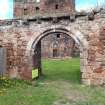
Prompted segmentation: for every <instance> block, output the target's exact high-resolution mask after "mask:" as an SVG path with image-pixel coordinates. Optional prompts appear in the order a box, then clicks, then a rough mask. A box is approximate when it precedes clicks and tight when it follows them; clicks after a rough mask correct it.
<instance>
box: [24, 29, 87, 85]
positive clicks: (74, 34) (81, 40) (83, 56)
mask: <svg viewBox="0 0 105 105" xmlns="http://www.w3.org/2000/svg"><path fill="white" fill-rule="evenodd" d="M55 32H60V33H64V34H66V35H69V36H70V37H71V38H73V39H74V41H75V42H76V43H77V44H78V45H79V49H80V62H81V66H80V70H81V72H82V73H83V72H84V71H85V72H86V71H87V68H86V66H87V57H88V53H87V47H88V43H87V41H86V39H85V37H84V35H83V34H82V33H81V32H80V31H77V30H74V31H73V30H72V31H70V30H68V29H66V28H52V29H47V30H45V31H44V32H42V33H40V34H39V35H37V37H36V36H34V38H33V37H32V39H31V40H30V41H29V43H28V45H27V51H26V54H28V57H29V62H30V69H31V70H32V55H33V54H34V50H35V47H36V45H37V43H38V42H39V41H40V40H41V39H42V38H43V37H45V36H47V35H49V34H51V33H55ZM81 78H82V77H81ZM82 80H83V82H84V83H85V82H86V84H87V81H84V79H82Z"/></svg>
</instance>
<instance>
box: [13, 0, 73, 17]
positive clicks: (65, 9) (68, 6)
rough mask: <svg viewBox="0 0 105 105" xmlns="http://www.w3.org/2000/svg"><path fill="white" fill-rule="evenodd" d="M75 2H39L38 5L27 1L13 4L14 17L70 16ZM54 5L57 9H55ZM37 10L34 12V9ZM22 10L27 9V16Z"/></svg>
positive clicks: (53, 0) (43, 0)
mask: <svg viewBox="0 0 105 105" xmlns="http://www.w3.org/2000/svg"><path fill="white" fill-rule="evenodd" d="M74 2H75V0H41V1H40V3H36V2H35V1H33V0H29V1H28V2H27V3H24V2H15V3H14V17H15V18H21V17H34V16H37V15H39V14H41V15H53V14H55V13H60V14H62V13H65V14H70V13H71V12H73V11H74V10H75V3H74ZM56 5H58V6H57V8H56ZM37 7H38V8H39V10H36V8H37ZM24 9H27V15H24Z"/></svg>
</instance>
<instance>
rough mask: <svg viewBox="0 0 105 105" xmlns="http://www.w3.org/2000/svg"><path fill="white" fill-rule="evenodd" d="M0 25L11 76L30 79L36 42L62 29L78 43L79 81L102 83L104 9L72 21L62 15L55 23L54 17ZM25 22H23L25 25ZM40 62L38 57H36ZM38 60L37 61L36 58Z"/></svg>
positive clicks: (104, 74) (104, 67)
mask: <svg viewBox="0 0 105 105" xmlns="http://www.w3.org/2000/svg"><path fill="white" fill-rule="evenodd" d="M8 21H9V22H11V24H1V26H0V44H1V46H2V47H4V48H6V49H7V71H6V73H7V75H8V76H10V77H12V78H15V77H16V78H21V79H31V77H32V76H31V73H32V69H33V61H32V57H33V55H34V53H35V48H36V44H37V43H38V42H39V41H40V39H41V38H42V37H45V36H46V35H48V34H50V33H55V32H61V33H66V34H68V35H69V36H70V37H72V38H73V39H74V40H75V42H76V43H78V45H79V49H80V61H81V73H82V77H81V78H82V82H83V83H84V84H88V85H103V84H104V83H105V64H104V63H105V59H104V58H105V48H104V47H105V46H104V44H105V43H104V36H105V35H104V33H105V32H104V31H105V12H104V11H103V10H102V11H100V12H98V13H97V14H95V15H94V19H93V20H89V18H88V16H87V15H85V16H78V17H76V19H75V21H73V22H71V21H70V18H66V19H65V18H63V19H60V20H59V21H57V22H56V23H55V22H53V20H49V21H44V20H43V19H42V20H41V21H40V24H39V23H38V22H37V21H35V20H31V21H25V20H24V19H20V20H6V21H5V22H4V23H8ZM24 23H25V24H24ZM39 61H40V60H39ZM36 62H37V60H36Z"/></svg>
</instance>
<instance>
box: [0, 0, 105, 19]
mask: <svg viewBox="0 0 105 105" xmlns="http://www.w3.org/2000/svg"><path fill="white" fill-rule="evenodd" d="M97 1H98V3H99V4H102V3H103V1H105V0H76V10H77V11H81V10H89V9H91V8H93V7H94V6H96V5H97ZM12 18H13V0H0V19H12Z"/></svg>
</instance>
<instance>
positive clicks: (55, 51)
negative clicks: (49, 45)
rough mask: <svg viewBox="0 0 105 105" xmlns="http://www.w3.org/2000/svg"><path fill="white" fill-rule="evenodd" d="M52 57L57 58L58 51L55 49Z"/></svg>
mask: <svg viewBox="0 0 105 105" xmlns="http://www.w3.org/2000/svg"><path fill="white" fill-rule="evenodd" d="M53 57H54V58H56V57H58V51H57V49H53Z"/></svg>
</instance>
